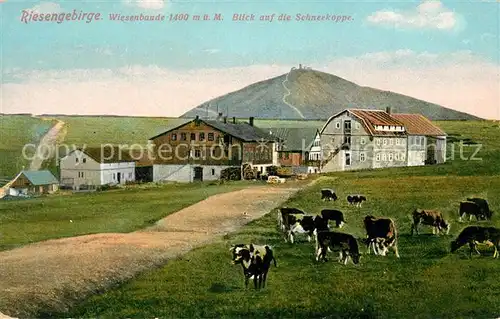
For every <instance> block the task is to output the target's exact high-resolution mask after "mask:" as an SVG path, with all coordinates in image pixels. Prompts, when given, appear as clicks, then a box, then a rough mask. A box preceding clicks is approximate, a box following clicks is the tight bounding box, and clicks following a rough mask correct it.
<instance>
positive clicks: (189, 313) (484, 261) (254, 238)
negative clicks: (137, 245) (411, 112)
mask: <svg viewBox="0 0 500 319" xmlns="http://www.w3.org/2000/svg"><path fill="white" fill-rule="evenodd" d="M439 124H440V126H441V127H442V128H443V129H445V130H446V131H447V132H448V133H450V134H454V135H453V137H454V141H455V142H454V144H455V147H456V148H458V147H460V145H461V144H462V143H464V142H466V143H471V142H475V143H480V144H482V147H481V149H480V150H479V152H477V154H475V157H477V158H480V160H470V156H471V155H473V153H475V152H476V149H473V148H472V147H470V148H468V149H467V148H466V149H464V150H463V156H462V159H461V158H460V157H455V158H454V159H453V160H450V161H448V163H446V164H444V165H437V166H436V165H434V166H426V167H413V168H401V169H386V170H373V171H359V172H343V173H331V174H326V175H324V176H322V177H321V179H320V180H319V181H318V183H316V184H315V185H313V186H310V187H308V188H305V189H302V190H301V191H300V192H299V193H298V194H297V195H296V196H294V197H292V198H291V199H290V200H289V201H288V202H287V203H286V204H285V205H287V206H292V207H298V208H301V209H303V210H305V211H306V212H308V213H310V214H317V213H319V212H320V211H321V209H323V208H327V207H336V208H338V209H340V210H342V211H343V212H344V215H345V218H346V221H347V224H346V226H345V227H344V228H343V229H342V231H343V232H347V233H351V234H353V235H355V236H356V237H358V238H363V237H364V236H365V233H364V230H363V225H362V219H363V217H364V216H366V215H367V214H373V215H375V216H386V217H391V218H393V219H394V220H395V222H396V226H397V228H398V232H399V250H400V255H401V258H400V259H397V258H395V256H394V255H393V254H389V255H388V256H386V257H382V256H374V255H372V254H370V255H368V254H366V248H365V247H364V246H360V249H361V252H362V253H363V255H362V258H361V263H360V264H359V265H353V264H352V263H350V264H348V265H341V264H339V263H338V262H337V261H336V255H334V254H333V253H329V261H328V262H326V263H323V262H316V261H315V260H314V244H313V243H308V242H307V241H306V240H305V238H298V241H297V242H296V243H295V244H289V243H285V242H284V240H283V237H282V236H281V234H280V233H279V231H278V230H277V225H276V213H277V209H275V210H273V211H272V212H270V213H269V214H267V215H266V216H264V217H263V218H261V219H258V220H256V221H253V222H252V223H250V224H248V225H247V226H245V227H244V228H242V229H241V230H240V231H239V232H237V233H234V234H231V235H228V236H226V237H224V238H222V239H220V240H219V241H218V242H216V243H214V244H212V245H209V246H206V247H202V248H199V249H195V250H193V251H191V252H190V253H188V254H187V255H185V256H183V257H182V258H179V259H177V260H172V261H171V262H169V263H167V264H166V265H165V266H164V267H162V268H159V269H157V270H153V271H150V272H147V273H144V274H142V275H140V276H138V277H137V278H135V279H133V280H131V281H129V282H126V283H124V284H122V285H120V286H118V287H116V288H114V289H111V290H109V291H106V292H104V293H101V294H96V295H94V296H93V297H91V298H89V299H87V300H85V301H83V302H82V303H81V304H79V305H77V306H76V307H74V308H73V309H71V310H70V312H68V313H63V314H52V315H54V316H64V317H81V318H89V317H92V318H94V317H99V318H116V317H120V318H125V317H129V318H130V317H134V318H136V317H138V318H155V317H157V318H208V317H210V318H215V317H217V318H239V317H241V318H249V317H252V318H325V317H328V318H340V317H342V318H496V317H498V316H499V314H500V281H498V273H499V271H500V260H499V259H496V260H495V259H493V258H492V253H493V250H492V249H491V248H488V247H487V246H481V247H480V250H481V251H482V253H483V255H482V256H478V255H473V258H472V259H470V258H469V257H468V248H466V247H464V248H462V249H461V250H459V251H458V252H457V253H456V254H451V253H450V252H449V249H450V242H451V240H453V239H454V238H455V237H456V236H457V234H458V233H459V232H460V231H461V230H462V229H463V228H464V227H466V226H467V225H470V224H482V225H495V226H497V227H500V218H499V217H498V211H499V209H500V199H499V197H498V192H499V190H500V178H499V177H500V171H499V169H498V168H499V162H500V146H499V145H498V143H497V142H496V141H498V139H499V138H500V130H499V128H498V126H497V125H496V124H495V123H493V122H487V121H479V122H442V123H439ZM451 147H452V146H451V145H450V148H451ZM476 147H477V144H476ZM323 187H329V188H334V189H335V190H336V192H337V194H338V195H339V197H340V199H339V201H337V202H326V203H325V202H322V201H321V200H320V189H321V188H323ZM350 193H362V194H365V195H366V197H367V198H368V201H367V202H366V203H365V204H364V205H363V207H362V208H356V207H350V206H348V205H347V202H346V200H345V198H346V196H347V195H348V194H350ZM469 196H480V197H484V198H487V199H488V200H489V203H490V206H491V209H492V210H493V211H495V214H494V217H493V220H492V221H481V222H476V221H472V222H464V223H460V222H458V216H457V215H458V203H459V201H461V200H464V199H465V198H466V197H469ZM415 208H427V209H438V210H440V211H442V212H443V214H444V215H445V216H446V218H447V219H448V220H449V221H450V222H451V224H452V226H451V232H450V235H448V236H447V235H441V236H435V235H432V232H431V229H430V228H429V227H421V228H420V231H421V234H420V235H418V236H417V235H414V236H410V225H411V224H410V223H411V218H410V216H411V212H412V211H413V210H414V209H415ZM250 242H253V243H259V244H269V245H271V246H272V247H273V249H274V251H275V255H276V257H277V263H278V267H277V268H274V266H273V267H272V268H271V270H270V273H269V277H268V285H267V287H266V288H264V289H263V290H261V291H254V290H253V288H249V289H248V290H246V289H245V288H244V283H243V275H242V269H241V266H233V265H231V264H230V258H231V256H230V254H229V252H228V249H229V247H230V246H231V245H232V244H237V243H250Z"/></svg>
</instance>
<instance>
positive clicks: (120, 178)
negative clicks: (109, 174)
mask: <svg viewBox="0 0 500 319" xmlns="http://www.w3.org/2000/svg"><path fill="white" fill-rule="evenodd" d="M116 179H117V180H118V184H120V182H121V181H122V175H121V173H116Z"/></svg>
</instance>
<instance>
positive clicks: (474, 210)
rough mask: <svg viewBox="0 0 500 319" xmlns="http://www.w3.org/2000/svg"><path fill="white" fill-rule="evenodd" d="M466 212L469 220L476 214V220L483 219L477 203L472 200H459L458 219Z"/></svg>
mask: <svg viewBox="0 0 500 319" xmlns="http://www.w3.org/2000/svg"><path fill="white" fill-rule="evenodd" d="M467 214H468V215H469V221H471V220H472V216H476V220H481V219H484V218H483V213H482V211H481V207H479V205H478V204H476V203H474V202H460V208H459V212H458V216H459V218H458V219H459V220H460V221H462V218H463V217H464V216H465V215H467Z"/></svg>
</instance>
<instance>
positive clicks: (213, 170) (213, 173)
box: [212, 168, 215, 176]
mask: <svg viewBox="0 0 500 319" xmlns="http://www.w3.org/2000/svg"><path fill="white" fill-rule="evenodd" d="M213 175H215V169H213V168H212V176H213Z"/></svg>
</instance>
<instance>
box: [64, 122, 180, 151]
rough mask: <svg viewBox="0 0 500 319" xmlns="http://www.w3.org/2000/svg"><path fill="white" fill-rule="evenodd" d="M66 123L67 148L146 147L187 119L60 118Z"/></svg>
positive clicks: (65, 141)
mask: <svg viewBox="0 0 500 319" xmlns="http://www.w3.org/2000/svg"><path fill="white" fill-rule="evenodd" d="M56 118H57V119H59V120H61V121H63V122H65V123H66V129H67V133H66V136H65V138H64V143H66V144H70V145H71V144H76V145H83V144H86V145H87V146H98V145H101V144H106V143H111V144H128V145H131V144H135V143H139V144H145V143H146V142H147V140H148V139H149V138H151V137H153V136H155V135H157V134H159V133H162V132H164V131H166V130H167V129H169V128H171V127H175V126H177V125H180V124H181V123H184V122H186V121H187V120H186V119H179V118H161V117H112V116H106V117H94V116H58V117H56Z"/></svg>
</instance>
